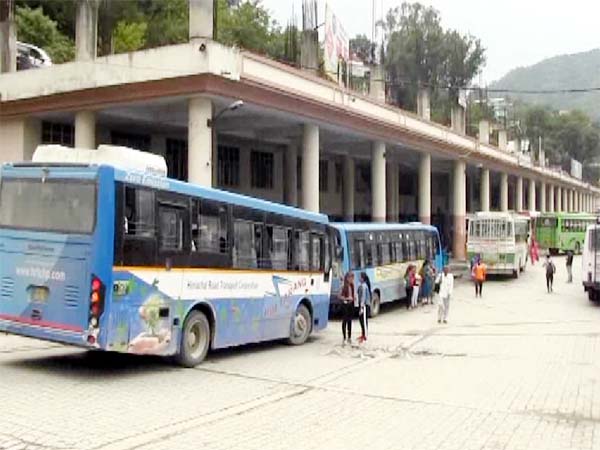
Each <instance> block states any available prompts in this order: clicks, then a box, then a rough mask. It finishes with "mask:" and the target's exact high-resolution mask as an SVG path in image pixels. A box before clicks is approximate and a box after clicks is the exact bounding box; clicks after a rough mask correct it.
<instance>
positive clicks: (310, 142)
mask: <svg viewBox="0 0 600 450" xmlns="http://www.w3.org/2000/svg"><path fill="white" fill-rule="evenodd" d="M384 182H385V181H384ZM302 208H304V209H307V210H308V211H312V212H319V127H318V126H317V125H313V124H310V123H306V124H304V130H303V139H302ZM384 211H385V209H384Z"/></svg>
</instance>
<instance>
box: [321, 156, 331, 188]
mask: <svg viewBox="0 0 600 450" xmlns="http://www.w3.org/2000/svg"><path fill="white" fill-rule="evenodd" d="M328 174H329V161H327V160H320V161H319V191H320V192H327V188H328V184H329V183H328Z"/></svg>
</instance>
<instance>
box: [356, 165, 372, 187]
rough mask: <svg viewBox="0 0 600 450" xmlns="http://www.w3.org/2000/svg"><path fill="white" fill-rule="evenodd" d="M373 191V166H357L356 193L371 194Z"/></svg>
mask: <svg viewBox="0 0 600 450" xmlns="http://www.w3.org/2000/svg"><path fill="white" fill-rule="evenodd" d="M370 190H371V166H370V165H369V164H357V165H356V192H369V191H370Z"/></svg>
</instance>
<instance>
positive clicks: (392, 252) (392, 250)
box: [387, 242, 398, 263]
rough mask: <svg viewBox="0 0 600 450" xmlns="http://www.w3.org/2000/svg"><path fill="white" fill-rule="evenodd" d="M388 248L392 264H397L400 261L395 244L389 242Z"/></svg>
mask: <svg viewBox="0 0 600 450" xmlns="http://www.w3.org/2000/svg"><path fill="white" fill-rule="evenodd" d="M387 246H388V251H389V252H390V262H392V263H395V262H397V261H398V260H397V259H396V247H395V246H394V243H393V242H389V243H388V244H387Z"/></svg>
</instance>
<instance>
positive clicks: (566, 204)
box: [562, 188, 569, 212]
mask: <svg viewBox="0 0 600 450" xmlns="http://www.w3.org/2000/svg"><path fill="white" fill-rule="evenodd" d="M562 209H563V212H569V190H568V189H567V188H563V201H562Z"/></svg>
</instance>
